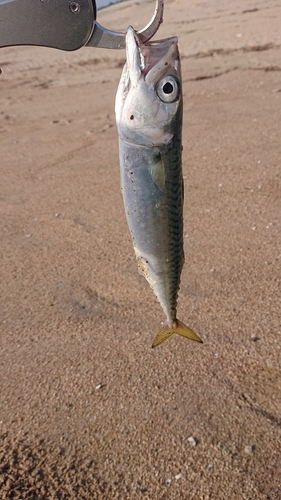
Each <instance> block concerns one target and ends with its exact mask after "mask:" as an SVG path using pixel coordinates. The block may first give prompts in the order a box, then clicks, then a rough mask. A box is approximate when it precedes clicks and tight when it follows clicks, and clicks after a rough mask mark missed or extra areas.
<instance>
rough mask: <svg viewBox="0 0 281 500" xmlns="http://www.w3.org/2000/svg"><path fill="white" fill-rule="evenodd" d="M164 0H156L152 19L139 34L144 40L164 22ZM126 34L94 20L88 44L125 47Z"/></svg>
mask: <svg viewBox="0 0 281 500" xmlns="http://www.w3.org/2000/svg"><path fill="white" fill-rule="evenodd" d="M163 12H164V0H156V7H155V11H154V14H153V17H152V19H151V21H150V22H149V23H148V24H147V25H146V26H145V27H144V28H143V29H142V30H140V31H137V32H136V33H137V35H138V37H139V38H140V40H141V41H142V42H147V41H148V40H150V38H152V37H153V35H155V33H156V31H157V30H158V28H159V26H160V24H161V23H162V22H163ZM125 35H126V33H123V32H121V31H111V30H108V29H106V28H104V27H103V26H101V25H100V24H99V23H98V22H97V21H94V22H93V33H92V36H91V37H90V39H89V41H88V42H87V43H86V46H93V47H100V48H106V49H124V48H125V46H126V45H125Z"/></svg>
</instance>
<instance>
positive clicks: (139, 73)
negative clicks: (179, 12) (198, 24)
mask: <svg viewBox="0 0 281 500" xmlns="http://www.w3.org/2000/svg"><path fill="white" fill-rule="evenodd" d="M126 56H127V60H126V64H125V66H124V69H123V73H122V76H121V80H120V83H119V87H118V91H117V95H116V102H115V112H116V123H117V127H118V132H119V136H120V138H122V139H123V140H126V141H128V142H133V143H136V144H139V145H143V146H148V147H154V146H157V147H161V146H166V145H168V144H169V143H170V142H171V140H172V139H173V137H174V134H175V130H176V129H178V127H179V126H180V127H181V119H182V93H181V71H180V59H179V51H178V39H177V37H171V38H167V39H165V40H160V41H155V42H148V43H145V44H143V43H141V41H140V39H139V38H138V36H137V34H136V32H135V31H134V29H133V28H132V27H129V28H128V30H127V34H126Z"/></svg>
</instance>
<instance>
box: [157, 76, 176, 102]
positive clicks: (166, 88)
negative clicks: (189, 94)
mask: <svg viewBox="0 0 281 500" xmlns="http://www.w3.org/2000/svg"><path fill="white" fill-rule="evenodd" d="M156 92H157V95H158V97H159V99H161V101H163V102H174V101H175V100H176V99H177V97H178V95H179V84H178V80H177V78H175V77H174V76H164V78H162V80H160V82H159V83H158V84H157V88H156Z"/></svg>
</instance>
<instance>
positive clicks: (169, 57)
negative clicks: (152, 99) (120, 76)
mask: <svg viewBox="0 0 281 500" xmlns="http://www.w3.org/2000/svg"><path fill="white" fill-rule="evenodd" d="M177 43H178V38H177V37H176V36H173V37H170V38H165V39H164V40H157V41H150V42H148V43H146V44H143V43H142V42H141V40H140V39H139V37H138V35H137V34H136V32H135V30H134V29H133V28H132V26H129V28H128V30H127V34H126V56H127V68H128V72H129V77H130V80H131V85H132V86H133V87H136V86H137V85H138V83H139V81H140V80H141V79H144V80H146V81H147V83H155V80H156V75H157V77H158V79H159V78H161V76H162V74H164V73H165V72H166V71H167V68H168V67H169V66H172V67H174V68H175V70H176V69H177V65H178V62H179V53H178V46H177Z"/></svg>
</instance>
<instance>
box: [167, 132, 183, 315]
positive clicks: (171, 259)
mask: <svg viewBox="0 0 281 500" xmlns="http://www.w3.org/2000/svg"><path fill="white" fill-rule="evenodd" d="M181 150H182V146H181V133H180V130H179V131H178V133H177V134H176V135H175V136H174V138H173V140H172V144H171V145H170V147H169V149H167V150H166V151H165V152H164V154H163V156H162V158H163V160H164V165H165V201H164V200H163V202H164V204H165V205H166V218H167V219H166V220H167V224H168V231H166V232H163V237H165V234H166V238H167V241H166V242H165V241H163V246H164V247H166V252H167V256H166V259H168V262H167V263H166V266H165V267H166V273H167V295H168V296H167V299H168V303H169V309H170V311H171V318H169V319H171V320H172V321H173V320H175V319H176V307H177V296H178V291H179V286H180V275H181V271H182V267H183V264H184V251H183V196H184V193H183V179H182V166H181V155H182V151H181Z"/></svg>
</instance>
